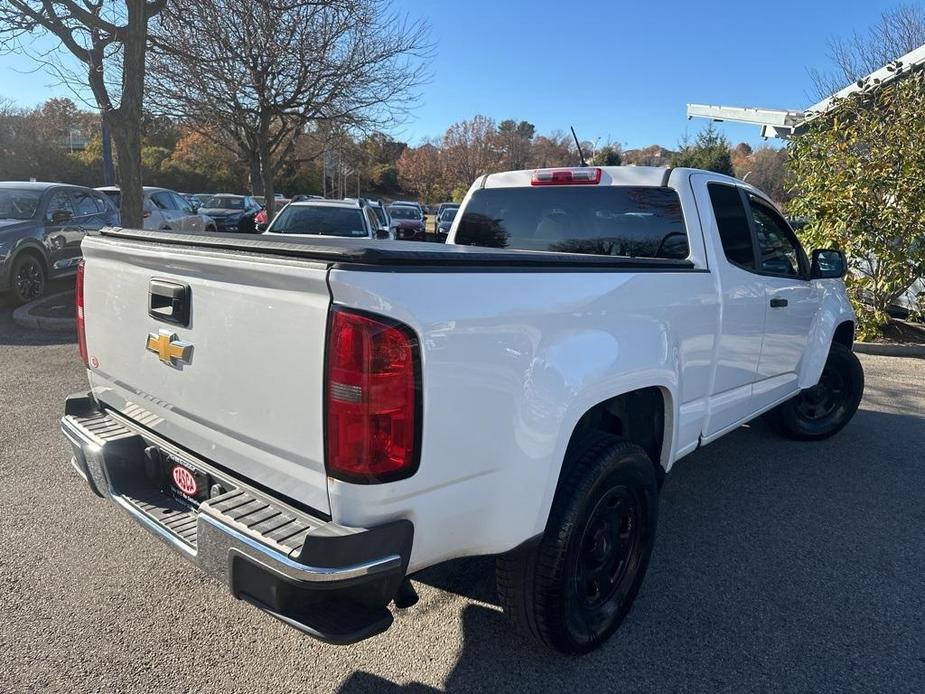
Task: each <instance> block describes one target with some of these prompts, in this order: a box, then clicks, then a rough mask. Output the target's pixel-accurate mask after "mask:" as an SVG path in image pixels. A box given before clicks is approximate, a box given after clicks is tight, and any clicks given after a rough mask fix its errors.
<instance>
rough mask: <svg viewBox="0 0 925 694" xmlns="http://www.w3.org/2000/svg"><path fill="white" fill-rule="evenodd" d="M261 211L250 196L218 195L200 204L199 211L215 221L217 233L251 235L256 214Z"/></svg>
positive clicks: (254, 228)
mask: <svg viewBox="0 0 925 694" xmlns="http://www.w3.org/2000/svg"><path fill="white" fill-rule="evenodd" d="M261 209H262V205H260V204H259V203H258V202H257V201H256V200H255V199H254V198H253V197H251V196H250V195H233V194H231V193H218V194H216V195H213V196H212V197H210V198H208V199H206V200H205V201H204V202H203V203H202V208H200V211H201V212H202V213H203V214H207V215H209V216H210V217H211V218H212V219H213V220H215V226H216V230H217V231H228V232H235V233H237V232H240V233H242V234H252V233H254V232H255V231H256V230H257V229H256V224H257V223H256V221H255V218H256V217H257V213H258V212H260V210H261Z"/></svg>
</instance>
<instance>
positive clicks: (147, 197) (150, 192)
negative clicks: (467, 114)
mask: <svg viewBox="0 0 925 694" xmlns="http://www.w3.org/2000/svg"><path fill="white" fill-rule="evenodd" d="M96 190H98V191H100V192H102V193H105V194H106V195H107V196H108V197H109V199H110V200H112V202H113V204H114V205H115V206H116V209H118V208H119V203H120V197H121V191H120V190H119V186H103V187H102V188H97V189H96ZM143 191H144V201H143V205H144V228H145V229H150V230H153V231H171V230H175V231H215V230H216V227H215V221H214V220H213V219H212V218H211V217H208V216H206V215H204V214H197V213H196V211H195V210H193V206H192V205H191V204H190V203H189V201H188V200H187V199H186V198H184V197H183V196H182V195H180V194H179V193H175V192H174V191H172V190H168V189H167V188H154V187H152V186H145V187H144V188H143Z"/></svg>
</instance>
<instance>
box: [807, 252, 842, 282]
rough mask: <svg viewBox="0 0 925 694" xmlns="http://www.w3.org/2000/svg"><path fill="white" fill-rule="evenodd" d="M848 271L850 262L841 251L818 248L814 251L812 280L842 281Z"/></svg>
mask: <svg viewBox="0 0 925 694" xmlns="http://www.w3.org/2000/svg"><path fill="white" fill-rule="evenodd" d="M847 270H848V261H847V260H845V254H844V253H842V252H841V251H839V250H836V249H834V248H817V249H816V250H814V251H813V262H812V265H811V266H810V271H809V277H810V279H814V280H823V279H841V278H842V277H844V276H845V272H846V271H847Z"/></svg>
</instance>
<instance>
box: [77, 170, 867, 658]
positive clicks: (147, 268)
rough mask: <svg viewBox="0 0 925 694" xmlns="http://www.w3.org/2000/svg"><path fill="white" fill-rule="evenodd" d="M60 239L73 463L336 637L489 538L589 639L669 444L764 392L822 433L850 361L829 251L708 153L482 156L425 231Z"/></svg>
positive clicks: (632, 546)
mask: <svg viewBox="0 0 925 694" xmlns="http://www.w3.org/2000/svg"><path fill="white" fill-rule="evenodd" d="M83 255H84V258H85V261H84V263H85V264H84V265H82V266H81V268H80V272H79V274H78V285H77V287H78V288H77V302H78V328H79V330H78V335H79V346H80V352H81V355H82V358H83V361H84V362H85V364H86V366H87V374H88V378H89V385H90V387H89V392H84V393H80V394H76V395H73V396H71V397H69V398H68V399H67V404H66V411H65V416H64V418H63V420H62V428H63V431H64V433H65V435H66V436H67V438H68V439H69V440H70V441H71V443H72V447H73V459H72V461H71V462H72V464H73V465H74V467H75V468H76V469H77V471H78V472H79V473H80V474H81V475H82V476H83V477H84V478H85V479H86V480H87V482H88V484H89V486H90V488H91V489H92V490H93V491H94V492H96V493H97V494H99V495H100V496H103V497H108V498H110V499H112V500H113V501H114V502H115V503H116V504H118V505H119V506H121V507H122V508H123V509H124V510H125V511H127V512H128V513H129V514H130V515H131V516H133V517H134V518H135V520H137V521H138V522H139V523H140V524H141V525H143V526H145V527H146V528H147V529H148V530H150V531H152V532H153V533H154V534H155V535H157V536H158V537H160V538H161V539H163V540H164V541H166V542H167V544H168V545H170V546H171V547H173V548H174V549H176V550H178V551H179V552H180V553H181V554H183V555H185V556H186V557H188V558H190V559H192V560H193V561H195V562H196V563H197V564H199V565H200V566H201V567H202V568H203V569H205V570H206V571H207V572H209V573H211V574H212V575H214V576H217V577H218V578H220V579H221V580H222V581H224V582H225V583H226V584H227V585H228V586H229V588H230V589H231V591H232V593H233V594H234V595H235V596H236V597H238V598H241V599H244V600H247V601H249V602H251V603H253V604H254V605H256V606H258V607H259V608H260V609H262V610H265V611H266V612H268V613H270V614H272V615H273V616H275V617H277V618H278V619H280V620H283V621H284V622H286V623H288V624H290V625H292V626H294V627H296V628H298V629H301V630H302V631H304V632H306V633H308V634H311V635H313V636H315V637H317V638H321V639H324V640H327V641H330V642H334V643H351V642H355V641H358V640H360V639H363V638H367V637H369V636H372V635H374V634H378V633H380V632H382V631H384V630H385V629H387V628H388V627H389V625H390V624H391V622H392V611H391V608H390V605H391V604H392V603H394V604H395V606H396V607H407V606H410V605H411V604H413V602H414V597H415V596H414V590H413V588H412V585H411V583H410V581H408V577H409V576H413V575H414V574H415V572H417V571H420V570H421V569H423V568H425V567H428V566H432V565H434V564H437V563H439V562H443V561H446V560H449V559H453V558H456V557H463V556H472V555H497V556H498V562H497V566H498V569H497V581H498V589H499V596H500V599H501V602H502V604H503V606H504V608H505V610H506V611H507V612H508V613H509V614H510V615H511V617H512V618H513V619H514V621H515V622H516V623H517V624H518V625H519V626H520V627H521V628H522V629H523V630H525V631H526V632H527V633H528V634H530V635H532V636H533V637H535V638H536V639H537V640H538V641H539V642H541V643H542V644H545V645H546V646H549V647H551V648H553V649H556V650H559V651H563V652H568V653H583V652H587V651H589V650H591V649H593V648H595V647H597V646H598V645H600V644H601V643H602V642H603V641H604V640H606V639H607V638H608V637H609V636H610V635H611V634H612V633H613V632H614V631H615V630H616V629H617V627H618V626H619V624H620V622H621V621H622V620H623V618H624V616H625V615H626V614H627V612H628V610H629V609H630V606H631V604H632V602H633V599H634V596H635V595H636V593H637V591H638V590H639V587H640V585H641V583H642V580H643V576H644V574H645V570H646V566H647V564H648V562H649V556H650V553H651V551H652V545H653V541H654V538H655V528H656V517H657V510H658V491H659V487H660V485H661V482H662V480H663V478H664V476H665V473H666V472H667V471H668V470H669V469H670V468H671V466H672V465H673V464H674V463H675V462H676V461H677V460H678V459H679V458H681V457H682V456H685V455H687V454H688V453H690V452H691V451H693V450H695V449H697V448H698V447H700V446H703V445H706V444H708V443H710V442H711V441H713V440H715V439H716V438H718V437H720V436H722V435H723V434H725V433H727V432H729V431H731V430H733V429H735V428H736V427H738V426H740V425H741V424H743V423H745V422H747V421H749V420H750V419H752V418H754V417H757V416H758V415H761V414H762V413H766V412H767V413H769V417H770V418H771V419H772V421H773V424H774V425H775V427H776V428H777V429H778V430H779V431H780V432H782V433H783V434H785V435H787V436H791V437H795V438H799V439H806V440H813V439H823V438H825V437H827V436H830V435H832V434H834V433H835V432H837V431H838V430H839V429H841V428H842V427H843V426H844V425H845V424H846V423H847V422H848V421H849V420H850V419H851V417H852V416H853V414H854V412H855V411H856V409H857V407H858V404H859V401H860V399H861V395H862V391H863V372H862V369H861V366H860V363H859V362H858V360H857V358H856V357H855V356H854V354H853V352H852V343H853V335H854V314H853V312H852V309H851V306H850V305H849V303H848V299H847V297H846V294H845V290H844V286H843V284H842V282H841V280H840V278H841V277H842V275H843V273H844V269H845V259H844V257H843V256H842V254H841V253H840V252H838V251H832V250H821V251H814V252H813V253H812V255H811V257H810V258H808V257H807V256H806V255H805V253H804V252H803V249H802V248H801V247H800V244H799V242H798V240H797V238H796V237H795V236H794V234H793V232H792V231H791V230H790V228H789V227H788V226H787V223H786V222H785V221H784V219H783V218H782V217H781V216H780V214H778V212H777V211H776V210H775V208H774V207H773V205H771V204H770V202H769V201H768V200H767V198H766V197H765V196H764V195H763V194H762V193H761V192H760V191H758V190H756V189H755V188H753V187H751V186H748V185H746V184H745V183H743V182H741V181H738V180H736V179H733V178H728V177H725V176H721V175H717V174H712V173H708V172H704V171H696V170H690V169H675V170H665V169H656V168H644V167H638V168H636V167H627V168H622V167H605V168H589V167H576V168H569V169H555V170H543V169H541V170H537V171H514V172H507V173H497V174H490V175H486V176H482V177H481V178H479V179H478V180H477V181H476V182H475V184H474V185H473V186H472V188H471V189H470V191H469V193H468V195H467V196H466V198H465V200H464V202H463V204H462V207H461V209H460V212H459V213H458V214H457V216H456V219H455V220H454V222H453V227H452V228H451V230H450V233H449V238H448V243H447V244H446V245H437V244H433V243H414V242H402V243H397V242H396V243H392V242H388V241H378V242H377V241H375V240H363V239H360V240H351V239H320V238H319V239H313V238H309V237H305V236H301V235H300V236H299V237H296V238H287V237H286V236H285V235H279V236H276V237H273V238H269V237H248V238H242V237H240V236H233V235H221V234H209V235H196V234H186V233H150V232H144V231H136V230H128V229H104V230H103V231H102V232H100V233H97V234H91V235H88V236H87V238H86V239H85V240H84V242H83ZM809 446H810V445H809V444H808V447H807V449H806V456H807V458H811V457H812V455H813V453H812V448H811V447H809ZM75 540H76V538H75Z"/></svg>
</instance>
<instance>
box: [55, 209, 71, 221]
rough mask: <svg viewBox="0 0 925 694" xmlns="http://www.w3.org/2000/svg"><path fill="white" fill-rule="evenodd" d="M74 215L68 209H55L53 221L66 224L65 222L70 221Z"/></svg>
mask: <svg viewBox="0 0 925 694" xmlns="http://www.w3.org/2000/svg"><path fill="white" fill-rule="evenodd" d="M73 216H74V215H72V214H71V213H70V212H68V211H67V210H55V211H54V212H52V213H51V223H52V224H64V223H65V222H67V221H70V220H71V218H72V217H73Z"/></svg>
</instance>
